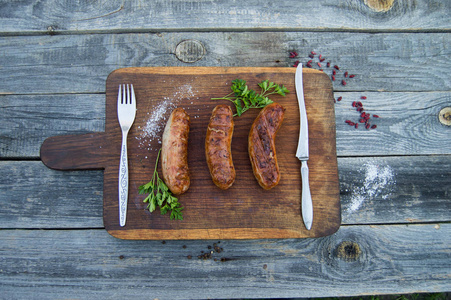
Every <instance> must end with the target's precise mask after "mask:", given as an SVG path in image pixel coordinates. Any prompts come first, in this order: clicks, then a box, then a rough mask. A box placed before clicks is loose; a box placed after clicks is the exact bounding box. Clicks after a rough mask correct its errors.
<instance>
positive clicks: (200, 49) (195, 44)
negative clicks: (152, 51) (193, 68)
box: [175, 40, 205, 63]
mask: <svg viewBox="0 0 451 300" xmlns="http://www.w3.org/2000/svg"><path fill="white" fill-rule="evenodd" d="M204 55H205V47H204V45H203V44H202V43H201V42H199V41H197V40H184V41H181V42H180V43H179V44H178V45H177V47H176V48H175V56H176V57H177V58H178V59H179V60H180V61H183V62H185V63H194V62H196V61H198V60H200V59H201V58H202V57H204Z"/></svg>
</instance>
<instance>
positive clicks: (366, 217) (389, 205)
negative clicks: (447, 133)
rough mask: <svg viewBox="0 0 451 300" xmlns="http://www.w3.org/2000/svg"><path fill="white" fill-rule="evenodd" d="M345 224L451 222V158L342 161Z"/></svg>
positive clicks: (342, 197)
mask: <svg viewBox="0 0 451 300" xmlns="http://www.w3.org/2000/svg"><path fill="white" fill-rule="evenodd" d="M338 168H339V176H340V200H341V204H342V211H341V215H342V222H343V224H362V223H363V224H371V222H372V221H375V223H385V224H387V223H405V222H408V223H410V222H413V223H416V222H434V220H447V221H449V220H451V201H450V196H449V195H450V192H451V156H428V157H425V156H412V157H377V158H376V157H374V158H371V157H351V158H340V159H339V160H338Z"/></svg>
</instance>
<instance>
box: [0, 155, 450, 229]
mask: <svg viewBox="0 0 451 300" xmlns="http://www.w3.org/2000/svg"><path fill="white" fill-rule="evenodd" d="M338 167H339V176H340V177H339V179H340V195H341V196H340V201H341V206H342V224H390V223H395V224H396V223H398V224H400V223H421V222H449V221H450V220H451V219H450V216H451V213H450V212H451V202H450V201H449V194H450V192H451V158H450V156H411V157H379V158H376V157H375V158H339V159H338ZM0 174H2V175H3V176H2V177H0V191H1V192H0V228H99V227H103V222H102V216H103V210H102V205H103V200H102V199H103V175H102V171H76V172H62V171H55V170H50V169H48V168H46V167H45V166H44V165H43V164H42V163H41V162H38V161H15V162H14V161H3V162H0Z"/></svg>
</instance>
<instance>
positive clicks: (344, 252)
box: [337, 241, 361, 261]
mask: <svg viewBox="0 0 451 300" xmlns="http://www.w3.org/2000/svg"><path fill="white" fill-rule="evenodd" d="M360 253H361V251H360V247H359V245H358V244H357V243H354V242H350V241H344V242H341V243H340V245H338V248H337V256H338V257H339V258H341V259H344V260H345V261H355V260H357V258H358V257H359V256H360Z"/></svg>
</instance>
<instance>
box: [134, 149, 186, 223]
mask: <svg viewBox="0 0 451 300" xmlns="http://www.w3.org/2000/svg"><path fill="white" fill-rule="evenodd" d="M160 152H161V149H160V150H159V151H158V156H157V161H156V162H155V171H154V172H153V176H152V179H151V180H150V181H149V182H148V183H146V184H144V185H142V186H140V187H139V188H138V190H139V194H149V195H148V196H147V197H146V198H145V199H144V200H143V202H146V203H149V204H148V205H147V209H149V211H150V212H153V211H154V210H155V209H156V207H157V205H158V206H159V207H160V211H161V214H162V215H164V214H165V213H167V212H168V211H171V220H183V213H182V209H183V207H182V206H181V205H180V203H179V200H178V199H177V197H175V196H173V195H172V193H171V191H170V190H169V188H168V186H167V185H166V184H165V183H164V181H163V180H161V179H160V177H159V176H158V171H157V166H158V160H159V158H160Z"/></svg>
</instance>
